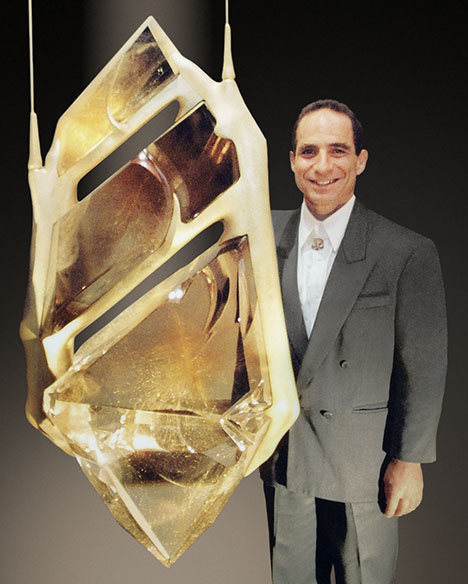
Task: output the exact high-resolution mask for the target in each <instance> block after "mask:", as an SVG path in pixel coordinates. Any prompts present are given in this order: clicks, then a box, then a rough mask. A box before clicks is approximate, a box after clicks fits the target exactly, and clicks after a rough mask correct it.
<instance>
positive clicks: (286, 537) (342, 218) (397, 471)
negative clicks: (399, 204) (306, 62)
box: [261, 100, 447, 584]
mask: <svg viewBox="0 0 468 584" xmlns="http://www.w3.org/2000/svg"><path fill="white" fill-rule="evenodd" d="M367 158H368V153H367V151H366V150H364V149H363V148H362V129H361V125H360V123H359V121H358V119H357V118H356V116H355V115H354V113H353V112H352V111H351V110H350V109H349V108H348V107H347V106H345V105H344V104H341V103H339V102H336V101H334V100H320V101H317V102H314V103H312V104H310V105H308V106H306V107H305V108H304V109H303V110H302V112H301V113H300V115H299V117H298V120H297V122H296V125H295V127H294V130H293V149H292V151H291V152H290V162H291V169H292V171H293V173H294V176H295V180H296V185H297V187H298V188H299V190H300V191H301V192H302V194H303V196H304V200H303V204H302V206H301V208H300V209H298V210H295V211H280V212H274V213H273V221H274V227H275V236H276V240H277V252H278V263H279V270H280V277H281V283H282V293H283V303H284V310H285V316H286V324H287V328H288V335H289V339H290V347H291V356H292V361H293V366H294V369H295V373H296V379H297V388H298V393H299V397H300V401H301V413H300V416H299V418H298V420H297V422H296V423H295V425H294V426H293V428H292V429H291V430H290V431H289V433H288V435H287V436H286V437H285V438H284V439H283V441H282V442H281V444H280V445H279V447H278V449H277V451H276V452H275V454H274V455H273V456H272V458H271V459H270V460H269V461H268V462H267V463H266V464H265V465H264V466H263V468H262V471H261V474H262V478H263V479H264V482H265V494H266V500H267V509H268V516H269V528H270V544H271V552H272V574H273V581H274V584H314V583H318V584H328V583H329V582H330V574H331V571H332V567H334V570H335V575H336V580H337V583H338V584H358V583H359V584H366V583H368V584H390V583H392V582H394V581H395V580H394V579H395V566H396V559H397V547H398V540H397V518H398V517H400V516H402V515H405V514H407V513H410V512H411V511H413V510H414V509H415V508H416V507H417V506H418V505H419V503H420V502H421V500H422V491H423V474H422V470H421V463H425V462H432V461H434V460H435V439H436V431H437V425H438V420H439V416H440V410H441V402H442V394H443V389H444V382H445V371H446V343H447V340H446V317H445V301H444V290H443V284H442V278H441V272H440V266H439V261H438V255H437V251H436V249H435V247H434V244H433V243H432V242H431V241H430V240H428V239H426V238H425V237H423V236H421V235H418V234H416V233H414V232H412V231H410V230H408V229H406V228H404V227H400V226H399V225H397V224H395V223H392V222H391V221H389V220H387V219H384V218H383V217H381V216H380V215H377V214H376V213H374V212H372V211H370V210H369V209H367V208H366V207H364V205H362V204H361V203H360V202H359V201H358V200H356V198H355V195H354V189H355V184H356V178H357V176H358V175H360V174H361V173H362V172H363V171H364V170H365V167H366V163H367Z"/></svg>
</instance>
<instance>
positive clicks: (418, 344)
mask: <svg viewBox="0 0 468 584" xmlns="http://www.w3.org/2000/svg"><path fill="white" fill-rule="evenodd" d="M446 368H447V321H446V309H445V293H444V287H443V282H442V274H441V269H440V264H439V258H438V254H437V250H436V248H435V246H434V244H433V243H432V242H431V241H430V240H424V241H423V243H422V244H421V245H420V246H419V247H418V248H417V249H416V251H415V252H414V253H413V254H412V255H411V257H410V258H409V260H408V261H407V263H406V265H405V268H404V270H403V271H402V273H401V275H400V279H399V282H398V288H397V299H396V312H395V354H394V366H393V374H392V382H391V390H390V401H389V415H388V423H387V430H386V437H385V442H386V443H385V445H384V446H385V450H386V452H387V453H388V454H389V456H390V457H392V458H398V459H400V460H405V461H411V462H433V461H434V460H435V459H436V433H437V426H438V423H439V418H440V413H441V407H442V397H443V392H444V386H445V376H446Z"/></svg>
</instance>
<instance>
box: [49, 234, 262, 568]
mask: <svg viewBox="0 0 468 584" xmlns="http://www.w3.org/2000/svg"><path fill="white" fill-rule="evenodd" d="M251 281H252V273H251V265H250V254H249V249H248V242H247V238H246V237H243V238H240V239H236V240H232V241H229V242H226V243H225V244H223V245H222V246H215V247H214V248H212V249H210V250H209V251H208V252H207V253H205V254H204V255H202V256H201V257H200V258H199V259H198V260H197V261H196V263H195V265H191V266H188V267H186V268H185V269H183V270H181V271H180V272H179V273H177V274H176V275H175V276H173V277H172V278H171V279H170V280H169V281H166V282H165V285H164V294H162V293H161V291H157V290H153V291H152V292H150V293H148V294H147V295H146V296H144V297H143V298H142V299H140V300H139V301H138V302H137V303H135V304H134V305H133V306H132V307H130V308H129V309H127V311H126V312H124V313H122V314H121V315H120V316H119V317H118V318H116V319H115V320H114V321H113V322H112V323H110V324H109V325H108V326H107V327H106V328H104V329H102V330H101V331H100V332H99V333H98V334H97V335H96V336H95V337H94V338H92V339H91V340H90V341H88V343H86V344H84V345H83V346H82V347H81V348H80V350H79V351H78V352H77V353H76V355H75V360H74V364H73V366H72V367H71V368H70V369H69V371H68V372H67V373H66V374H65V375H63V376H62V377H61V378H60V379H59V380H58V381H56V382H55V383H54V384H53V385H51V386H50V387H49V389H47V390H46V392H45V399H44V408H45V412H46V414H47V416H48V417H49V419H50V420H51V422H52V423H53V424H54V426H55V427H56V428H57V429H58V430H59V431H60V432H61V433H62V434H63V436H64V438H65V440H66V441H67V443H68V445H69V447H70V449H71V450H72V452H73V453H74V454H75V456H76V457H77V458H78V460H79V462H80V464H81V467H82V468H83V470H84V472H85V473H86V475H87V476H88V478H89V479H90V480H91V482H92V483H93V485H94V486H95V488H97V490H98V491H99V492H100V494H101V496H102V497H103V498H104V500H105V502H106V504H107V505H108V506H109V508H110V509H111V511H113V512H114V514H115V516H116V518H117V520H118V521H119V522H120V523H121V524H122V525H123V527H125V529H127V530H128V531H130V532H131V533H132V535H134V536H135V537H136V539H137V540H139V541H143V540H144V541H146V543H147V544H148V543H150V545H149V546H147V547H149V549H150V551H151V552H152V553H153V554H154V555H155V556H156V557H157V558H158V559H159V560H161V561H162V562H163V563H164V564H166V565H170V564H171V563H173V562H174V561H175V560H176V559H177V557H179V556H180V555H181V553H183V552H184V551H185V549H186V548H187V547H188V546H189V545H190V544H191V543H192V542H193V541H194V539H196V538H197V537H198V536H199V535H200V534H201V533H202V532H203V531H204V530H205V529H206V528H207V527H208V525H210V524H211V523H212V514H213V512H218V511H219V509H220V508H221V507H222V506H223V505H224V503H225V502H226V500H227V499H228V497H229V496H230V494H231V493H232V491H233V489H234V488H235V487H236V486H237V484H238V483H239V481H240V480H241V478H242V477H243V476H244V474H245V470H246V466H247V463H248V462H249V460H250V459H251V457H252V453H253V451H254V450H255V448H256V446H257V445H258V443H259V441H260V440H261V439H262V437H263V435H264V433H265V430H266V428H267V426H268V423H269V417H268V415H267V414H266V410H267V409H268V407H269V405H271V392H270V383H269V376H268V371H267V370H266V363H265V355H264V351H265V349H264V345H263V343H262V339H261V330H260V328H259V326H258V316H255V312H256V295H255V291H254V289H253V287H252V286H251V285H250V286H249V284H248V282H251ZM169 288H170V290H169V291H168V292H167V293H166V291H167V290H168V289H169ZM129 512H130V514H131V516H132V517H133V518H134V519H135V518H139V519H140V521H139V522H135V521H134V519H131V518H130V516H129Z"/></svg>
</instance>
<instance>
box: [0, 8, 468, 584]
mask: <svg viewBox="0 0 468 584" xmlns="http://www.w3.org/2000/svg"><path fill="white" fill-rule="evenodd" d="M231 3H232V8H231V23H232V27H233V43H234V60H235V67H236V71H237V82H238V84H239V87H240V89H241V91H242V93H243V95H244V98H245V101H246V103H247V104H248V106H249V108H250V110H251V111H252V113H253V114H254V117H255V118H256V120H257V122H258V124H259V125H260V127H261V129H262V130H263V132H264V134H265V135H266V137H267V140H268V144H269V154H270V181H271V196H272V204H273V206H274V207H276V208H280V207H283V208H287V207H291V206H296V205H298V204H299V202H300V197H299V195H298V194H297V193H296V190H295V187H294V183H293V180H292V177H291V173H290V171H289V164H288V150H289V132H290V127H291V125H292V123H293V122H294V119H295V117H296V115H297V113H298V111H299V110H300V108H301V107H302V106H303V105H305V104H306V103H307V102H309V101H312V100H314V99H318V98H322V97H334V98H337V99H339V100H342V101H344V102H346V103H347V104H348V105H349V106H350V107H351V108H352V109H354V110H355V111H356V113H357V114H358V116H359V117H360V119H361V121H362V122H363V125H364V129H365V145H366V147H367V148H368V149H369V151H370V158H369V164H368V167H367V169H366V172H365V173H364V175H363V176H362V177H360V179H359V182H358V187H357V195H358V196H359V197H360V198H361V199H362V200H363V201H364V202H365V203H366V204H367V205H368V206H370V207H371V208H373V209H374V210H376V211H378V212H381V213H383V214H384V215H386V216H388V217H390V218H392V219H394V220H396V221H398V222H399V223H402V224H404V225H406V226H408V227H410V228H412V229H415V230H416V231H419V232H421V233H424V234H425V235H428V236H429V237H431V238H432V239H433V240H434V241H435V242H436V244H437V246H438V248H439V250H440V254H441V260H442V265H443V271H444V275H445V280H446V288H447V300H448V307H449V327H450V367H449V375H448V382H447V396H446V401H445V407H444V411H443V416H442V421H441V426H440V432H439V460H438V462H437V463H435V464H433V465H426V467H425V477H426V491H425V499H424V502H423V504H422V507H421V508H420V509H419V510H418V511H417V512H416V513H414V514H413V515H410V516H408V517H406V518H404V520H402V521H401V530H400V531H401V554H400V561H399V568H398V583H399V584H418V583H424V584H439V583H440V582H444V583H445V582H447V583H449V582H454V583H455V582H457V583H458V582H460V581H461V580H462V578H463V577H464V575H465V574H466V572H467V569H468V565H467V554H466V551H465V550H466V542H467V541H468V533H467V531H468V530H467V513H466V510H465V501H464V499H465V484H466V480H467V466H466V450H467V448H466V447H467V444H466V442H467V433H466V431H465V427H466V421H465V415H466V414H465V412H466V411H467V398H466V393H467V392H466V381H465V375H464V373H465V361H466V358H465V348H466V342H465V334H466V333H465V331H466V329H467V324H468V323H467V320H468V319H467V309H466V295H467V290H468V287H467V272H466V261H465V246H466V242H467V232H466V223H467V217H468V213H467V210H468V209H467V197H468V192H467V187H466V182H467V178H466V168H467V163H466V156H465V150H466V139H467V123H466V120H467V116H466V111H465V108H466V106H465V104H466V101H467V93H468V90H467V83H466V58H467V46H466V41H465V36H466V35H465V32H464V30H463V27H462V25H463V20H462V17H461V14H460V12H459V11H458V10H457V8H456V4H455V3H450V2H448V3H447V2H445V3H440V4H439V3H436V4H433V5H431V8H430V9H429V8H426V10H425V11H420V10H417V9H416V8H412V7H408V6H405V7H401V8H400V7H399V6H398V5H397V4H382V6H379V7H378V8H375V9H371V11H368V10H367V11H362V10H360V9H359V8H357V7H356V4H352V5H349V6H348V7H347V8H340V7H338V5H330V4H329V5H324V4H323V3H320V4H317V5H315V4H313V3H310V2H305V1H303V0H300V1H291V2H289V3H275V5H273V3H267V2H250V3H246V2H240V1H239V0H234V1H233V0H232V1H231ZM22 4H23V6H18V5H17V3H15V5H14V7H13V3H10V6H9V7H8V8H5V11H4V18H3V29H4V30H3V35H2V36H3V39H4V41H6V42H5V43H4V44H5V48H4V67H3V91H2V114H3V115H2V119H3V122H2V127H3V132H2V134H3V135H2V138H3V148H2V178H3V212H2V213H1V222H2V226H1V231H0V233H1V235H2V245H1V248H0V249H1V254H2V273H3V297H2V303H1V307H2V316H1V319H2V320H1V322H2V325H3V329H4V330H3V333H2V336H1V342H2V345H1V351H0V354H1V356H2V367H1V371H2V380H3V384H2V391H3V394H2V398H3V399H2V402H1V403H2V411H3V423H2V426H1V434H2V435H1V439H2V442H1V444H2V446H3V456H2V529H1V536H2V542H1V556H2V557H1V560H0V563H1V568H0V575H1V581H2V582H5V584H7V583H8V584H10V583H11V584H16V583H18V584H23V583H24V584H59V583H60V584H61V583H63V582H66V583H67V584H84V583H86V584H95V583H96V584H97V583H99V584H107V583H109V584H110V583H113V584H124V583H127V582H129V581H132V580H134V581H138V580H140V579H141V580H144V581H147V582H161V583H164V584H166V583H167V584H170V583H177V584H179V583H180V584H181V583H182V582H185V581H186V580H188V579H190V581H191V582H193V583H194V584H197V583H199V582H200V583H202V582H203V583H206V582H208V583H213V584H215V583H216V584H217V583H218V582H223V583H231V582H232V583H234V582H243V583H244V584H267V583H268V581H269V576H268V557H267V544H266V532H265V524H264V511H263V501H262V497H261V492H260V485H259V482H258V479H257V477H256V476H254V477H251V478H249V479H246V480H245V481H243V482H242V484H241V486H240V488H239V489H238V490H237V491H236V493H235V495H234V497H233V498H232V499H231V501H230V502H229V504H228V506H227V507H226V508H225V510H224V511H223V512H222V514H221V516H220V517H219V519H218V520H217V521H216V523H215V524H214V526H213V527H211V528H210V529H209V530H208V532H207V533H206V534H205V535H204V536H203V537H202V538H201V539H200V540H199V541H198V542H197V543H196V544H195V545H194V546H193V547H192V548H191V549H190V550H189V551H188V552H187V553H186V554H185V555H184V556H183V557H182V558H181V559H180V560H179V561H178V562H177V563H176V564H175V566H174V567H173V568H171V569H170V570H167V569H166V568H164V567H163V566H161V565H160V564H159V563H158V562H157V561H156V560H154V559H153V558H152V557H151V556H150V555H149V554H148V552H146V551H145V550H144V549H143V548H140V547H139V546H138V545H137V544H136V543H135V542H134V541H133V540H132V539H131V538H130V537H129V536H128V535H127V534H126V533H125V532H124V531H123V530H122V529H120V528H119V527H118V526H117V525H116V524H115V522H114V520H113V519H112V517H111V516H110V515H109V513H108V512H107V510H106V509H105V507H104V505H103V504H102V503H101V501H100V499H99V498H98V497H97V495H95V493H94V491H93V489H92V488H91V487H90V485H89V484H88V482H87V481H86V479H85V478H84V475H82V473H81V471H80V470H79V469H78V467H77V465H76V463H75V462H74V460H73V459H71V458H70V457H67V456H66V455H64V454H63V453H62V452H61V451H59V450H58V449H57V448H56V447H54V446H53V445H52V443H50V442H49V441H48V440H47V439H45V438H44V437H42V436H41V435H40V434H39V433H38V432H37V431H35V430H33V428H32V427H30V426H29V425H28V424H27V422H26V420H25V418H24V414H23V406H24V398H25V391H26V390H25V379H24V361H23V355H22V349H21V345H20V342H19V339H18V335H17V330H18V325H19V321H20V319H21V312H22V304H23V299H24V293H25V283H26V276H27V263H28V253H29V250H28V248H29V238H30V223H31V209H30V203H29V194H28V188H27V181H26V163H27V143H28V111H29V104H28V99H29V97H28V63H27V19H26V10H25V8H26V1H25V0H24V2H22ZM106 10H107V16H106ZM223 11H224V1H223V0H164V1H162V0H154V1H153V2H149V1H148V0H145V1H143V0H134V2H131V3H130V2H124V1H123V0H106V1H104V0H89V1H83V2H79V1H70V2H67V3H63V2H58V1H55V2H40V1H39V0H37V1H36V3H35V23H36V30H35V39H36V70H37V77H36V92H37V99H36V109H37V112H38V114H39V120H40V130H41V138H42V141H43V151H44V153H45V152H46V151H47V149H48V147H49V145H50V141H51V138H52V134H53V130H54V128H55V124H56V121H57V119H58V118H59V116H60V115H61V114H62V113H63V111H64V110H65V109H66V108H67V107H68V105H69V104H70V103H71V102H72V101H73V100H74V99H75V98H76V97H77V95H78V94H79V92H80V91H81V90H82V89H83V88H84V87H85V85H86V84H87V83H88V82H89V81H90V80H91V78H92V77H93V76H94V75H95V74H96V73H97V72H98V71H99V69H100V68H101V66H102V65H103V64H104V63H105V62H106V61H107V60H108V59H109V58H110V57H111V56H112V55H113V54H114V53H115V51H116V50H117V49H118V48H119V47H120V46H121V45H122V44H123V42H125V41H126V40H127V38H128V37H129V36H130V35H131V34H132V33H133V32H134V30H135V29H136V28H137V27H138V26H139V24H141V22H142V21H143V20H144V18H146V16H148V15H149V14H153V16H155V18H156V19H157V20H158V21H159V22H160V24H161V25H162V26H163V28H165V30H166V32H167V33H168V34H169V36H170V37H171V38H172V40H173V41H174V42H175V43H176V45H177V46H178V48H179V49H180V50H181V52H182V53H183V54H185V55H186V56H187V57H188V58H190V59H192V60H194V61H196V62H197V63H198V64H199V65H201V66H202V68H204V69H205V70H206V71H207V72H208V73H209V74H210V75H212V76H213V77H215V78H217V79H219V77H220V71H221V62H222V50H221V43H222V28H223V19H224V16H223ZM278 15H279V21H277V20H276V18H277V16H278ZM152 137H154V136H151V138H152ZM151 138H150V139H151ZM148 141H149V140H148Z"/></svg>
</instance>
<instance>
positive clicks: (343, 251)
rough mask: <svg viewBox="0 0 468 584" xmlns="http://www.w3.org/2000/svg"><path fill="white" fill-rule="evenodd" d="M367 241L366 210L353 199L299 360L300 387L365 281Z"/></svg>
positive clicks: (326, 351)
mask: <svg viewBox="0 0 468 584" xmlns="http://www.w3.org/2000/svg"><path fill="white" fill-rule="evenodd" d="M367 242H368V221H367V211H366V208H365V207H364V206H363V205H361V204H360V203H359V202H358V201H356V202H355V204H354V208H353V211H352V213H351V217H350V219H349V223H348V227H347V229H346V232H345V235H344V238H343V241H342V243H341V246H340V249H339V250H338V254H337V256H336V259H335V262H334V264H333V268H332V270H331V272H330V276H329V278H328V281H327V285H326V287H325V291H324V294H323V297H322V301H321V303H320V307H319V311H318V313H317V318H316V320H315V324H314V328H313V330H312V334H311V337H310V341H309V344H308V347H307V350H306V352H305V355H304V358H303V360H302V366H301V369H300V371H299V375H298V380H297V381H298V386H299V387H303V386H304V384H307V383H309V382H310V380H311V379H312V378H313V376H314V375H315V372H316V371H317V369H318V367H319V366H320V365H321V363H322V361H323V359H324V358H325V356H326V355H327V353H328V351H329V350H330V347H331V345H332V343H333V342H334V340H335V339H336V337H337V336H338V333H339V331H340V329H341V327H342V326H343V324H344V322H345V320H346V318H347V316H348V314H349V312H350V311H351V308H352V307H353V305H354V302H355V301H356V297H357V296H358V294H359V292H360V290H361V289H362V287H363V285H364V282H365V280H366V278H367V275H368V273H369V269H370V266H369V263H368V261H366V249H367ZM299 311H301V308H300V303H299Z"/></svg>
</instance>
